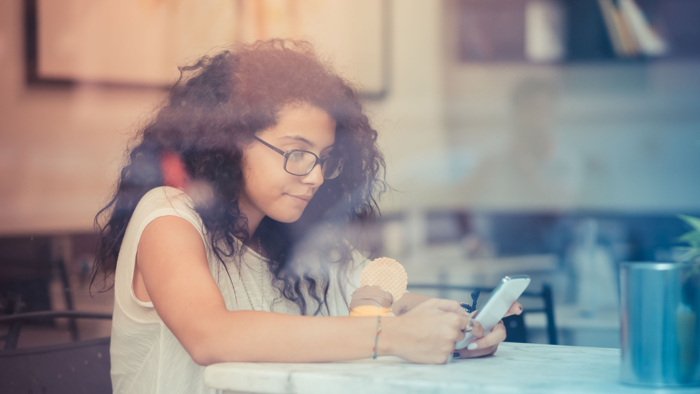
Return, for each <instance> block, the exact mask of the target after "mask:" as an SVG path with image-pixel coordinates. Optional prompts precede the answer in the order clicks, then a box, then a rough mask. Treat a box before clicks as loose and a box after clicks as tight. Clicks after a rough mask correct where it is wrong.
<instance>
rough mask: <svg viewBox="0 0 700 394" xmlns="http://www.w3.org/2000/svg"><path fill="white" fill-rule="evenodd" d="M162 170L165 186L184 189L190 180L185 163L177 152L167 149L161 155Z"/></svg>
mask: <svg viewBox="0 0 700 394" xmlns="http://www.w3.org/2000/svg"><path fill="white" fill-rule="evenodd" d="M160 170H161V171H162V172H163V181H164V183H165V186H171V187H175V188H178V189H183V188H184V187H185V184H186V183H187V182H188V181H189V176H188V175H187V171H186V170H185V165H184V164H183V163H182V160H181V159H180V156H178V155H177V154H175V152H171V151H165V152H163V153H162V154H161V155H160Z"/></svg>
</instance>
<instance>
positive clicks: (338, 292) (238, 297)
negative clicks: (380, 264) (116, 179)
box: [110, 187, 368, 394]
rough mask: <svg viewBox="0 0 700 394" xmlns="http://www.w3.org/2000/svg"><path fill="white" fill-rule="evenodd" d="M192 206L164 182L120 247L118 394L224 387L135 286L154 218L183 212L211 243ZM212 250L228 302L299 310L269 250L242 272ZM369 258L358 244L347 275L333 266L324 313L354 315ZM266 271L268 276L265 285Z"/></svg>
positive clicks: (191, 392)
mask: <svg viewBox="0 0 700 394" xmlns="http://www.w3.org/2000/svg"><path fill="white" fill-rule="evenodd" d="M192 207H193V203H192V200H191V199H190V198H189V197H188V196H187V195H186V194H185V193H183V192H182V191H180V190H179V189H175V188H172V187H158V188H155V189H153V190H151V191H149V192H148V193H146V195H144V196H143V198H142V199H141V201H139V203H138V205H137V207H136V210H135V211H134V214H133V216H132V217H131V220H130V221H129V225H128V227H127V229H126V233H125V235H124V240H123V241H122V246H121V249H120V251H119V258H118V261H117V268H116V273H115V283H114V293H115V294H114V316H113V320H112V341H111V347H110V356H111V362H112V370H111V375H112V387H113V391H114V394H176V393H188V394H195V393H211V394H214V393H217V390H214V389H210V388H207V387H206V386H205V385H204V382H203V380H202V372H203V370H204V367H202V366H200V365H197V364H196V363H195V362H194V361H193V360H192V358H191V357H190V355H189V354H188V353H187V351H186V350H185V349H184V348H183V347H182V345H181V344H180V342H178V340H177V338H175V336H174V335H173V333H172V332H171V331H170V329H168V327H167V326H166V325H165V324H164V323H163V321H162V320H161V319H160V317H158V314H157V313H156V310H155V309H154V308H153V303H151V302H142V301H140V300H139V299H137V298H136V295H135V294H134V290H133V286H132V284H133V277H134V266H135V263H136V250H137V247H138V243H139V238H140V237H141V234H142V233H143V230H144V229H145V228H146V226H147V225H148V224H149V223H150V222H151V221H153V220H154V219H156V218H159V217H162V216H169V215H171V216H179V217H181V218H183V219H185V220H187V221H189V222H190V223H192V225H193V226H194V227H195V228H196V229H197V231H199V234H200V235H201V236H202V239H203V240H204V241H205V245H207V242H206V240H205V239H204V235H203V234H204V231H203V226H202V220H201V218H200V217H199V215H198V214H197V212H195V211H194V209H193V208H192ZM206 249H207V259H208V261H209V269H210V270H211V273H212V276H213V277H214V279H215V280H216V283H217V284H218V286H219V289H220V290H221V294H222V295H223V298H224V300H225V302H226V309H228V310H230V311H235V310H264V311H270V310H272V311H274V312H279V313H288V314H294V315H299V314H300V312H299V308H298V307H297V305H296V304H294V303H293V302H291V301H289V300H286V299H284V298H283V297H280V294H279V290H277V289H276V288H275V287H273V286H272V274H271V273H270V272H269V270H268V266H267V264H262V257H260V255H258V254H257V253H255V252H254V251H253V250H251V249H248V248H247V250H246V252H245V254H244V255H243V258H242V261H241V272H240V275H239V271H238V269H237V268H236V264H235V263H234V261H233V260H231V261H227V262H226V267H227V268H228V271H229V273H230V279H229V275H227V273H226V270H225V269H224V268H223V266H222V264H221V263H220V262H219V261H218V260H217V259H216V257H215V256H214V255H213V253H212V251H211V250H210V248H209V247H208V246H206ZM367 263H368V261H367V260H366V259H365V258H364V257H363V256H362V255H361V254H360V253H359V252H357V251H353V262H351V264H350V265H349V267H350V268H349V269H348V275H342V276H341V277H338V275H337V273H336V272H334V271H331V277H332V278H334V279H332V280H331V281H330V285H329V289H328V307H329V311H325V310H324V311H323V312H322V315H331V316H347V315H348V313H349V312H348V302H349V300H350V296H351V295H352V292H353V291H354V290H355V289H357V287H359V284H360V276H361V271H362V268H363V267H364V266H365V265H366V264H367ZM261 268H262V270H261ZM260 275H263V277H262V287H261V276H260ZM232 282H233V285H232ZM249 297H250V298H249ZM273 301H274V302H273ZM271 304H273V305H272V307H271ZM329 312H330V313H329Z"/></svg>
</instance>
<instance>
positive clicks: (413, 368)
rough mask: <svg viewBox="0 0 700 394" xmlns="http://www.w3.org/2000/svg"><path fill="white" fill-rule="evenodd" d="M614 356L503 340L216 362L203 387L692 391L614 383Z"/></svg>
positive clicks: (568, 393)
mask: <svg viewBox="0 0 700 394" xmlns="http://www.w3.org/2000/svg"><path fill="white" fill-rule="evenodd" d="M619 362H620V351H619V350H618V349H603V348H590V347H577V346H551V345H538V344H519V343H503V344H501V345H500V347H499V349H498V352H496V354H495V355H494V356H492V357H485V358H478V359H464V360H460V359H457V360H454V361H452V363H450V364H447V365H422V364H411V363H407V362H404V361H403V360H401V359H399V358H397V357H380V358H379V359H377V360H372V359H365V360H357V361H349V362H342V363H316V364H278V363H222V364H214V365H210V366H208V367H206V368H205V370H204V383H205V384H206V385H207V386H208V387H211V388H216V389H220V390H224V392H226V393H319V394H320V393H323V394H327V393H352V394H355V393H416V394H417V393H431V394H438V393H449V394H454V393H489V394H490V393H532V394H546V393H565V394H575V393H595V394H604V393H622V394H626V393H662V392H671V393H678V394H680V393H683V394H686V393H691V392H692V393H696V394H697V393H699V392H700V388H697V387H696V388H691V389H674V390H671V391H660V390H653V389H647V388H643V387H635V386H627V385H623V384H622V383H620V382H619V380H618V379H619Z"/></svg>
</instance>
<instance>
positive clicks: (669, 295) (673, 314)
mask: <svg viewBox="0 0 700 394" xmlns="http://www.w3.org/2000/svg"><path fill="white" fill-rule="evenodd" d="M696 270H697V267H696ZM696 270H695V271H694V270H693V266H692V264H691V263H655V262H650V263H647V262H626V263H622V265H621V267H620V301H621V307H620V316H621V319H622V321H621V327H620V328H621V331H620V335H621V337H620V345H621V356H622V359H621V364H620V367H621V371H620V372H621V380H622V382H623V383H627V384H633V385H643V386H650V387H685V386H700V324H699V322H698V318H699V317H700V289H699V288H698V287H699V286H698V285H699V276H700V274H698V272H697V271H696Z"/></svg>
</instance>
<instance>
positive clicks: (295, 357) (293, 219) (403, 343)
mask: <svg viewBox="0 0 700 394" xmlns="http://www.w3.org/2000/svg"><path fill="white" fill-rule="evenodd" d="M183 74H187V75H184V76H183V77H182V78H181V79H180V81H179V82H178V83H177V84H176V85H175V87H174V88H173V89H172V91H171V93H170V95H169V98H168V100H167V102H166V103H165V104H164V106H163V107H162V108H161V109H160V110H159V112H158V114H157V116H156V117H155V119H154V120H153V121H151V122H150V123H149V124H147V125H146V126H145V127H144V128H143V129H142V131H141V132H140V134H139V136H138V137H139V138H138V142H137V144H136V145H135V146H134V147H133V148H132V149H131V152H130V156H129V163H128V164H127V165H126V166H125V167H124V169H123V170H122V172H121V178H120V181H119V184H118V187H117V191H116V193H115V196H114V198H113V199H112V201H111V202H110V203H109V204H108V205H107V206H106V207H105V208H104V209H103V210H102V211H101V212H100V214H98V218H96V221H99V219H100V218H104V219H105V220H106V221H105V223H104V225H103V226H102V227H101V230H102V232H101V241H100V247H99V250H98V258H97V266H96V267H97V268H96V271H95V276H93V280H94V279H95V277H96V276H98V275H100V276H104V277H105V278H106V277H109V276H110V275H112V274H114V275H115V284H114V287H115V306H114V320H113V328H112V343H111V357H112V380H113V386H114V392H115V393H141V392H143V393H146V392H148V393H174V392H187V393H192V392H197V393H199V392H208V391H209V390H208V389H207V388H206V387H205V386H204V385H203V382H202V377H201V373H202V368H203V367H202V366H204V365H208V364H211V363H216V362H225V361H253V362H255V361H266V362H320V361H339V360H351V359H360V358H366V357H370V356H372V355H373V354H375V355H379V356H381V355H396V356H400V357H403V358H405V359H406V360H410V361H414V362H421V363H442V362H445V360H446V359H447V358H448V356H450V355H451V354H452V352H453V350H454V345H455V342H457V341H459V340H461V339H462V338H463V337H464V331H465V330H466V327H467V326H468V325H469V324H470V322H469V317H468V316H467V315H466V313H464V311H463V310H462V308H461V307H460V306H459V304H458V303H457V302H454V301H449V300H437V299H428V298H427V297H422V296H418V295H413V294H406V295H405V296H403V297H402V298H401V299H400V300H398V301H397V302H396V303H395V304H394V306H393V308H394V310H395V312H396V314H397V315H399V316H397V317H393V318H384V319H382V320H381V321H378V319H377V318H373V317H367V318H364V317H362V318H360V317H357V318H350V317H347V315H348V307H347V305H348V301H349V295H350V294H351V293H352V291H353V290H354V289H355V288H357V286H358V284H359V279H358V275H359V272H360V269H361V268H362V266H363V265H364V264H365V263H366V260H365V259H364V258H363V257H362V256H361V255H360V254H359V253H358V252H356V251H354V250H353V249H352V248H351V247H350V245H349V244H347V243H346V242H344V240H343V239H342V236H341V235H340V231H339V230H340V229H342V226H343V225H344V224H346V223H347V222H348V221H350V220H352V219H354V218H358V217H359V218H362V217H371V216H372V215H373V214H374V213H375V211H376V210H377V207H376V203H375V199H376V198H377V197H378V195H379V194H380V193H381V192H382V191H383V189H384V183H383V182H382V181H381V179H380V178H379V177H380V173H381V171H382V170H383V167H384V162H383V159H382V156H381V154H380V153H379V152H378V150H377V147H376V138H377V132H376V131H375V130H374V129H372V127H371V126H370V124H369V121H368V119H367V117H366V116H365V115H364V113H363V110H362V106H361V104H360V102H359V101H358V99H357V95H356V93H355V92H354V90H353V89H352V88H351V87H350V86H349V85H348V84H347V83H346V82H345V81H343V80H342V79H341V78H340V77H338V76H337V75H335V74H334V73H333V72H332V71H331V70H330V69H329V68H328V67H327V66H325V65H324V64H322V63H321V62H320V61H319V60H318V59H317V58H316V57H315V55H314V53H313V51H312V49H311V47H310V46H309V44H307V43H303V42H301V43H300V42H290V41H282V40H272V41H268V42H258V43H256V44H253V45H250V46H240V47H238V48H236V50H235V51H232V52H229V51H226V52H223V53H220V54H218V55H216V56H213V57H205V58H203V59H202V60H200V61H199V62H198V63H197V64H195V65H194V66H191V67H187V68H184V69H183ZM189 74H192V75H189ZM515 309H517V305H516V306H514V310H515ZM378 323H380V324H381V334H380V336H379V337H378V341H377V348H376V351H373V345H374V340H375V334H376V332H377V329H378V327H377V325H378ZM472 325H473V326H474V328H473V332H474V333H475V335H476V336H477V338H479V339H478V340H477V341H476V342H475V343H476V346H478V348H477V349H476V350H463V351H460V352H459V353H460V357H475V356H480V355H486V354H492V353H493V352H494V351H495V348H496V346H497V345H498V343H500V342H501V341H503V339H505V330H504V329H503V327H502V325H501V326H498V327H497V328H496V329H495V330H493V332H492V333H491V334H489V335H486V336H484V335H483V329H482V328H481V327H480V326H479V325H478V324H474V323H473V322H472ZM470 327H471V325H470ZM474 346H475V345H472V346H471V347H472V348H474Z"/></svg>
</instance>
